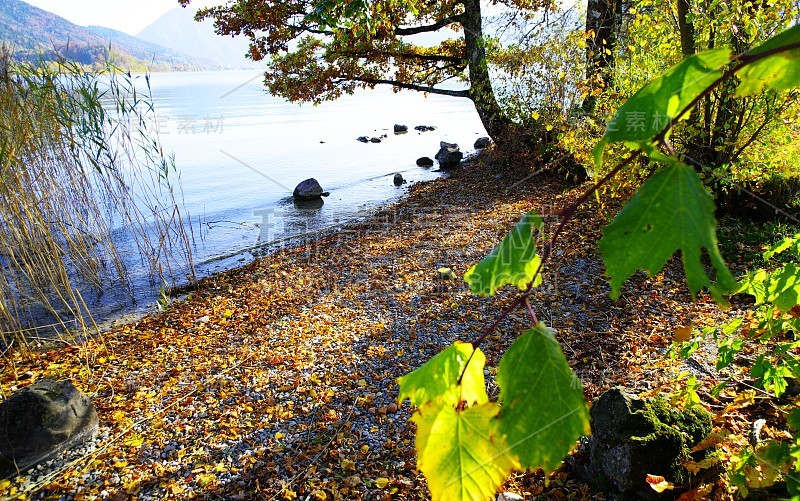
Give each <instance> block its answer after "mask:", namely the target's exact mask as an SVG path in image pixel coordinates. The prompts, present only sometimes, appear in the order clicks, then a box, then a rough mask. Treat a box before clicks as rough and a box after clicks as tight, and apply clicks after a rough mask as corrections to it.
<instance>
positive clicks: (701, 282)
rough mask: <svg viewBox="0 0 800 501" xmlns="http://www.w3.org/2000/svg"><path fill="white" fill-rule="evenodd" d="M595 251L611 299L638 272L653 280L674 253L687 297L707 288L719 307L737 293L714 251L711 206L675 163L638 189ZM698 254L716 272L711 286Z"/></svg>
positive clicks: (696, 181)
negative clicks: (599, 255) (679, 260)
mask: <svg viewBox="0 0 800 501" xmlns="http://www.w3.org/2000/svg"><path fill="white" fill-rule="evenodd" d="M599 248H600V252H601V253H602V255H603V261H604V262H605V265H606V273H607V274H608V276H609V277H610V282H611V297H612V298H614V299H616V298H618V297H619V291H620V288H621V287H622V284H623V283H624V282H625V280H627V279H628V277H630V276H631V275H633V274H634V273H635V272H636V271H637V270H639V269H642V270H645V271H646V272H647V273H648V274H649V275H650V276H653V275H655V274H657V273H658V272H659V271H661V268H662V267H663V266H664V263H666V262H667V259H669V258H670V256H672V255H673V254H674V253H675V252H676V251H678V250H680V251H681V255H682V256H681V257H682V259H683V269H684V272H685V273H686V281H687V283H688V285H689V290H690V291H691V292H692V295H694V294H695V293H697V291H699V290H700V289H702V288H703V287H708V289H709V292H711V295H712V297H713V298H714V299H715V300H716V301H717V302H719V303H724V299H723V297H722V296H723V294H727V293H729V292H730V291H732V290H733V289H734V287H736V281H735V280H734V278H733V276H732V275H731V273H730V271H728V268H727V267H726V266H725V262H724V261H723V259H722V255H721V254H720V252H719V249H718V247H717V235H716V220H715V219H714V201H713V200H712V198H711V195H710V194H709V193H708V191H706V188H705V186H703V183H702V181H700V178H699V177H698V176H697V173H695V171H694V169H692V168H691V167H689V166H687V165H683V164H680V163H677V162H676V163H673V164H672V165H670V166H668V167H667V168H665V169H664V170H662V171H660V172H658V173H657V174H655V175H653V176H652V177H651V178H650V179H648V180H647V182H646V183H645V184H644V185H642V187H641V188H639V191H637V192H636V194H635V195H634V196H633V198H631V200H630V201H629V202H628V203H627V205H625V207H624V208H623V209H622V211H620V213H619V214H617V217H616V218H614V221H613V222H612V223H611V224H610V225H609V226H607V227H605V228H604V229H603V238H602V239H600V245H599ZM703 249H705V251H706V252H707V253H708V256H709V257H710V258H711V264H712V265H713V267H714V269H715V270H716V278H717V283H716V284H713V283H712V282H711V279H710V278H709V277H708V275H707V274H706V270H705V268H704V266H703V262H702V252H703Z"/></svg>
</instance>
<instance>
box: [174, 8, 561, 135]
mask: <svg viewBox="0 0 800 501" xmlns="http://www.w3.org/2000/svg"><path fill="white" fill-rule="evenodd" d="M180 1H181V4H182V5H184V6H186V5H188V4H189V3H190V1H191V0H180ZM495 3H496V4H499V5H500V6H503V7H505V8H511V9H515V10H521V11H527V12H533V11H535V10H536V9H538V8H540V7H544V6H545V5H547V3H548V0H503V1H501V2H495ZM197 17H198V19H206V18H213V19H214V22H215V26H216V30H217V32H218V33H219V34H221V35H244V36H247V37H248V38H249V39H250V57H251V58H252V59H254V60H256V61H259V60H262V59H268V60H269V61H270V64H269V67H268V69H267V71H266V73H265V75H264V77H265V78H264V81H265V84H266V86H267V87H268V88H269V90H270V92H272V93H273V94H276V95H279V96H283V97H286V98H288V99H290V100H292V101H312V102H314V103H320V102H322V101H325V100H330V99H336V98H337V97H339V96H341V95H342V94H349V93H352V92H354V91H355V90H356V89H357V88H373V87H375V86H376V85H380V84H386V85H391V86H393V87H394V89H395V90H400V89H411V90H417V91H423V92H429V93H434V94H445V95H449V96H457V97H466V98H469V99H471V100H472V101H473V102H474V103H475V107H476V109H477V111H478V114H479V115H480V117H481V120H482V122H483V124H484V126H485V127H486V129H487V131H488V132H489V134H490V135H491V136H493V137H494V138H495V139H496V140H502V138H503V135H504V133H506V132H507V130H508V128H509V127H510V121H509V120H508V118H507V117H506V116H505V114H504V113H503V111H502V110H501V108H500V106H499V105H498V103H497V100H496V98H495V95H494V90H493V88H492V82H491V81H490V78H489V69H488V66H487V57H486V48H487V38H486V37H485V36H484V33H483V21H484V15H483V13H482V10H481V2H480V1H479V0H459V1H454V0H446V1H437V2H426V1H421V0H413V1H397V0H380V1H373V2H366V1H364V0H325V1H309V0H293V1H289V2H284V1H277V0H267V1H263V2H252V1H247V0H237V1H234V2H229V3H228V4H227V5H221V6H217V7H211V8H206V9H200V10H199V12H198V14H197Z"/></svg>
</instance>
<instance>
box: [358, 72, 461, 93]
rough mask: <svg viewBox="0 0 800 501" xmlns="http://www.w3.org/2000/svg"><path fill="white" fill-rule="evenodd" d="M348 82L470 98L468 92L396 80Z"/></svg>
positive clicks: (367, 79)
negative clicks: (391, 86)
mask: <svg viewBox="0 0 800 501" xmlns="http://www.w3.org/2000/svg"><path fill="white" fill-rule="evenodd" d="M348 80H354V81H357V82H364V83H368V84H374V85H378V84H384V85H393V86H395V87H400V88H401V89H409V90H416V91H419V92H428V93H430V94H441V95H443V96H452V97H469V91H466V90H449V89H437V88H436V87H430V86H426V85H416V84H410V83H405V82H398V81H396V80H384V79H382V78H358V77H354V78H349V79H348Z"/></svg>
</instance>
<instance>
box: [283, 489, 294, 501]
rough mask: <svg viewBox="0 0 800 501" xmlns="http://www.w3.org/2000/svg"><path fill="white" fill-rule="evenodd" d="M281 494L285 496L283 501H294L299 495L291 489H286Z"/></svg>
mask: <svg viewBox="0 0 800 501" xmlns="http://www.w3.org/2000/svg"><path fill="white" fill-rule="evenodd" d="M281 494H283V499H285V500H286V501H294V500H295V499H297V493H296V492H295V491H293V490H291V489H284V490H283V491H281Z"/></svg>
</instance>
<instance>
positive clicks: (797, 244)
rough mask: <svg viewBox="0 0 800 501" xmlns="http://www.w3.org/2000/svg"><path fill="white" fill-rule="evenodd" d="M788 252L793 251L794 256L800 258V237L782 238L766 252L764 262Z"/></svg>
mask: <svg viewBox="0 0 800 501" xmlns="http://www.w3.org/2000/svg"><path fill="white" fill-rule="evenodd" d="M787 250H791V253H792V255H793V256H797V257H800V235H795V236H793V237H785V238H782V239H781V241H780V242H778V243H776V244H775V245H773V246H772V247H770V248H769V250H767V251H765V252H764V261H768V260H770V259H772V258H773V256H775V255H777V254H781V253H783V252H785V251H787Z"/></svg>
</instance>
